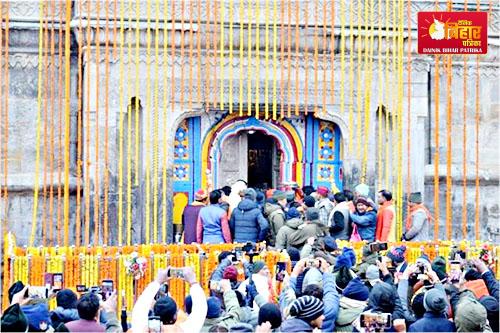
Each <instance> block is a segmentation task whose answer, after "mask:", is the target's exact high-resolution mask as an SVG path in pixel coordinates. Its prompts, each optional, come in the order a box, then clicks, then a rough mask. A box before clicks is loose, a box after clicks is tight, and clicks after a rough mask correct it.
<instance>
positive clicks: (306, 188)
mask: <svg viewBox="0 0 500 333" xmlns="http://www.w3.org/2000/svg"><path fill="white" fill-rule="evenodd" d="M302 192H304V195H305V196H308V195H311V193H313V192H314V187H313V186H310V185H307V186H304V187H302Z"/></svg>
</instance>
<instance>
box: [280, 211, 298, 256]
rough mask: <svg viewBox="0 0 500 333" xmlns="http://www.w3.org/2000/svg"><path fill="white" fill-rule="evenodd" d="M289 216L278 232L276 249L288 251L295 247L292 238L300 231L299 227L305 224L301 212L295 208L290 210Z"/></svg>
mask: <svg viewBox="0 0 500 333" xmlns="http://www.w3.org/2000/svg"><path fill="white" fill-rule="evenodd" d="M287 215H288V216H287V220H286V222H285V224H284V225H283V226H282V227H281V228H280V229H279V230H278V233H277V234H276V244H275V247H276V248H277V249H279V250H281V249H286V248H287V247H288V246H290V245H293V244H291V243H290V237H291V235H292V234H293V233H294V232H295V231H298V230H299V226H300V225H302V223H304V221H303V220H302V217H301V215H300V212H299V211H298V210H297V208H295V207H292V208H290V209H289V210H288V213H287ZM288 217H289V218H288ZM293 246H295V245H293Z"/></svg>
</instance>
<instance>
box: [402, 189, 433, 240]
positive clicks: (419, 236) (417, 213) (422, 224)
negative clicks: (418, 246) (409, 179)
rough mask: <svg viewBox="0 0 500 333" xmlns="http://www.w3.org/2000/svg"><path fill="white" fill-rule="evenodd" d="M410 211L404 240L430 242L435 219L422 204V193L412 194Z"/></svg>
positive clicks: (409, 202)
mask: <svg viewBox="0 0 500 333" xmlns="http://www.w3.org/2000/svg"><path fill="white" fill-rule="evenodd" d="M408 206H409V211H408V214H407V217H406V223H405V229H406V230H405V232H404V234H403V239H404V240H407V241H410V240H411V241H412V242H425V241H428V240H429V229H430V223H431V221H432V220H433V217H432V215H431V213H430V212H429V210H428V209H427V207H425V206H424V204H423V203H422V194H421V193H420V192H415V193H411V194H410V196H409V198H408Z"/></svg>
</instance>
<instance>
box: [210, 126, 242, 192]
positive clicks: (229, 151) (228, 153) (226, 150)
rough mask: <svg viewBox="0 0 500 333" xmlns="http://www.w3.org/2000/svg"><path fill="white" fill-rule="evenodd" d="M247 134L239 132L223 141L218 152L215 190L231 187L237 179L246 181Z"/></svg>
mask: <svg viewBox="0 0 500 333" xmlns="http://www.w3.org/2000/svg"><path fill="white" fill-rule="evenodd" d="M247 154H248V139H247V133H246V132H241V133H238V134H237V135H235V136H231V137H229V138H227V139H226V140H224V142H223V143H222V147H221V152H220V155H219V156H220V161H219V167H218V176H217V188H221V187H222V186H224V185H229V186H231V185H232V184H234V183H235V182H236V181H237V180H238V179H243V180H245V181H247V174H248V173H247V170H248V155H247Z"/></svg>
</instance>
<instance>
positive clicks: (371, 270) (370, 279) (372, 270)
mask: <svg viewBox="0 0 500 333" xmlns="http://www.w3.org/2000/svg"><path fill="white" fill-rule="evenodd" d="M365 279H366V282H367V283H368V286H369V289H371V288H372V287H373V286H374V285H375V284H377V283H379V282H382V280H381V279H380V270H379V268H378V267H377V266H375V265H370V266H368V268H367V269H366V273H365Z"/></svg>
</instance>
